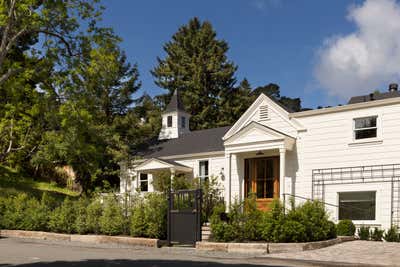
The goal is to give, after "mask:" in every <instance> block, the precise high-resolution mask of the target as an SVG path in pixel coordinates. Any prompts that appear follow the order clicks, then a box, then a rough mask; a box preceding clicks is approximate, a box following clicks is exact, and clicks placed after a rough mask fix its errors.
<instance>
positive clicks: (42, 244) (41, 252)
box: [0, 238, 361, 267]
mask: <svg viewBox="0 0 400 267" xmlns="http://www.w3.org/2000/svg"><path fill="white" fill-rule="evenodd" d="M3 266H21V267H38V266H45V267H53V266H60V267H66V266H85V267H92V266H93V267H95V266H96V267H100V266H122V267H124V266H135V267H166V266H174V267H187V266H194V267H203V266H216V267H238V266H244V267H251V266H253V267H254V266H305V267H306V266H355V265H345V264H338V263H336V264H333V263H332V264H330V263H327V262H326V263H322V262H316V261H313V262H311V261H304V260H301V261H298V260H297V261H296V260H288V259H273V258H256V257H252V256H250V255H239V254H228V253H210V252H199V251H196V250H194V249H191V248H162V249H155V248H126V247H125V248H124V247H112V246H104V245H103V246H100V245H99V246H92V245H91V246H88V245H87V244H82V243H70V242H68V243H66V242H53V241H37V240H27V239H26V240H24V239H13V238H2V239H0V267H3ZM357 266H361V265H357Z"/></svg>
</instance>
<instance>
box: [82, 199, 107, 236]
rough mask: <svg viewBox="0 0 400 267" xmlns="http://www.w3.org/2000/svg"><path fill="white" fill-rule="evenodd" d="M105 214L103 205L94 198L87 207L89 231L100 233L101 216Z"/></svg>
mask: <svg viewBox="0 0 400 267" xmlns="http://www.w3.org/2000/svg"><path fill="white" fill-rule="evenodd" d="M102 214H103V206H102V205H101V203H100V201H99V200H98V199H95V200H92V202H91V203H90V204H89V205H88V206H87V209H86V227H87V231H88V233H93V234H100V221H99V218H100V217H101V216H102Z"/></svg>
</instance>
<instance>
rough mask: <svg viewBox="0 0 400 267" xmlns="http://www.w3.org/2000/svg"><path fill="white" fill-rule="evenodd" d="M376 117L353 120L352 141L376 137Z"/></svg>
mask: <svg viewBox="0 0 400 267" xmlns="http://www.w3.org/2000/svg"><path fill="white" fill-rule="evenodd" d="M376 119H377V117H376V116H373V117H365V118H358V119H354V139H356V140H358V139H365V138H374V137H377V132H378V127H377V124H376Z"/></svg>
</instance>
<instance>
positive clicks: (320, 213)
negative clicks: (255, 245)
mask: <svg viewBox="0 0 400 267" xmlns="http://www.w3.org/2000/svg"><path fill="white" fill-rule="evenodd" d="M242 204H243V205H241V204H240V203H237V202H235V203H234V204H233V205H232V206H231V208H230V212H229V214H228V221H222V220H221V218H220V216H219V214H218V213H220V212H221V210H216V213H214V214H213V216H212V220H211V231H212V237H213V239H214V240H215V241H225V242H229V241H242V240H245V241H257V240H265V241H269V242H307V241H318V240H326V239H330V238H334V237H336V227H335V224H334V223H333V222H331V221H329V219H328V215H327V213H326V211H325V209H324V206H323V205H322V203H319V202H306V203H304V204H302V205H300V206H299V207H297V208H293V209H292V210H290V211H289V212H288V213H287V214H285V212H284V208H283V206H282V204H281V203H280V202H279V201H274V202H273V203H272V204H271V210H270V211H268V212H262V211H260V210H258V209H257V208H256V202H255V200H254V199H252V198H250V199H247V200H245V201H244V202H243V203H242ZM242 209H243V210H244V211H243V212H241V210H242Z"/></svg>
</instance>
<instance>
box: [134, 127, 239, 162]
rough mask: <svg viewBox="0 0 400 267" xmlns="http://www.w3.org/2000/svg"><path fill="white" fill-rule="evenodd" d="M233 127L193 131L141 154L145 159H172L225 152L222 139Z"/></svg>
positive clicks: (161, 142)
mask: <svg viewBox="0 0 400 267" xmlns="http://www.w3.org/2000/svg"><path fill="white" fill-rule="evenodd" d="M230 127H231V126H227V127H220V128H213V129H207V130H199V131H193V132H189V133H185V134H182V135H181V136H179V138H175V139H169V140H161V141H158V143H157V144H155V145H153V146H151V147H150V148H148V149H147V150H146V151H144V152H142V153H141V156H143V157H144V158H154V157H156V158H159V157H170V156H175V155H187V154H196V153H205V152H217V151H224V142H223V141H222V137H223V136H224V134H225V133H226V132H227V131H228V130H229V128H230Z"/></svg>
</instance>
